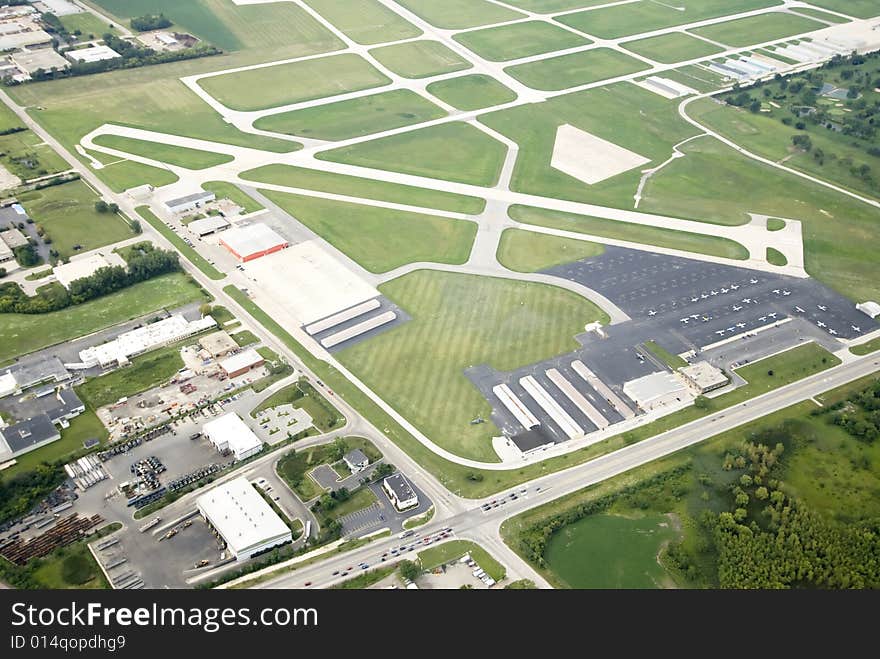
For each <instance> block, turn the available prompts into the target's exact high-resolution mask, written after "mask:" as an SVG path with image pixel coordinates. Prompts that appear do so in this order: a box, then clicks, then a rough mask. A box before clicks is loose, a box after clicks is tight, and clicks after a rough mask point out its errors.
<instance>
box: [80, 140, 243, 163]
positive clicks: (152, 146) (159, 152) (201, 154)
mask: <svg viewBox="0 0 880 659" xmlns="http://www.w3.org/2000/svg"><path fill="white" fill-rule="evenodd" d="M95 144H97V145H99V146H106V147H107V148H109V149H117V150H118V151H124V152H125V153H130V154H132V155H135V156H140V157H142V158H150V159H151V160H158V161H159V162H164V163H167V164H169V165H175V166H177V167H185V168H187V169H207V168H208V167H214V166H215V165H223V164H225V163H227V162H232V161H233V157H232V156H230V155H227V154H223V153H213V152H211V151H202V150H200V149H190V148H188V147H182V146H175V145H173V144H162V143H160V142H149V141H147V140H139V139H136V138H132V137H123V136H121V135H98V136H97V137H96V138H95Z"/></svg>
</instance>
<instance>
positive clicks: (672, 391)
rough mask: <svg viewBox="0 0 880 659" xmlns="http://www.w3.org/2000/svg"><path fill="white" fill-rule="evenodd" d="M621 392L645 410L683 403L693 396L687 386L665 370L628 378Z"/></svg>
mask: <svg viewBox="0 0 880 659" xmlns="http://www.w3.org/2000/svg"><path fill="white" fill-rule="evenodd" d="M623 393H625V394H626V395H627V396H629V397H630V398H631V399H632V400H633V401H635V402H636V403H637V404H638V406H639V407H641V408H642V409H643V410H645V411H646V412H650V411H651V410H656V409H658V408H662V407H666V406H669V405H676V404H679V403H683V402H686V401H689V400H691V399H692V398H693V394H691V392H690V391H689V390H688V388H687V386H686V385H685V384H684V383H683V382H682V381H681V380H680V379H679V378H677V377H676V376H675V375H673V374H672V373H668V372H667V371H661V372H660V373H651V374H650V375H646V376H644V377H641V378H638V379H636V380H630V381H629V382H627V383H626V384H624V385H623Z"/></svg>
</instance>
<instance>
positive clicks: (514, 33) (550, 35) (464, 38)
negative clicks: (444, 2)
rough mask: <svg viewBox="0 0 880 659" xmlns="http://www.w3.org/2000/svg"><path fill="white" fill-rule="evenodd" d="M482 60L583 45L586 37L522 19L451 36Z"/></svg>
mask: <svg viewBox="0 0 880 659" xmlns="http://www.w3.org/2000/svg"><path fill="white" fill-rule="evenodd" d="M453 38H454V39H455V40H456V41H457V42H458V43H460V44H461V45H463V46H465V47H466V48H469V49H470V50H472V51H474V52H475V53H476V54H477V55H479V56H480V57H482V58H483V59H487V60H491V61H493V62H506V61H509V60H514V59H519V58H521V57H530V56H532V55H542V54H544V53H552V52H553V51H556V50H565V49H567V48H576V47H577V46H586V45H587V44H589V43H590V40H589V39H587V38H586V37H582V36H579V35H577V34H575V33H574V32H570V31H569V30H565V29H563V28H561V27H558V26H556V25H551V24H550V23H545V22H543V21H526V22H524V23H513V24H511V25H500V26H498V27H489V28H484V29H482V30H472V31H469V32H462V33H460V34H457V35H455V36H454V37H453Z"/></svg>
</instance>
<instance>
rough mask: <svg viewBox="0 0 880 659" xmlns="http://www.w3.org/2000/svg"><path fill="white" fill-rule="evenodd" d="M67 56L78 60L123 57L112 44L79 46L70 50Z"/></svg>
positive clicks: (96, 60)
mask: <svg viewBox="0 0 880 659" xmlns="http://www.w3.org/2000/svg"><path fill="white" fill-rule="evenodd" d="M66 55H67V57H68V58H70V59H72V60H75V61H77V62H86V63H90V62H100V61H102V60H108V59H116V58H117V57H122V55H120V54H119V53H117V52H116V51H115V50H113V49H112V48H111V47H110V46H103V45H102V46H90V47H88V48H79V49H78V50H69V51H67V53H66Z"/></svg>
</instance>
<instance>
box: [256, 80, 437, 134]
mask: <svg viewBox="0 0 880 659" xmlns="http://www.w3.org/2000/svg"><path fill="white" fill-rule="evenodd" d="M445 116H446V112H444V111H443V110H442V109H441V108H440V107H439V106H437V105H435V104H434V103H431V102H430V101H429V100H427V99H426V98H424V97H423V96H420V95H419V94H417V93H415V92H414V91H410V90H408V89H395V90H394V91H390V92H381V93H379V94H373V95H371V96H361V97H360V98H353V99H350V100H347V101H338V102H336V103H327V104H325V105H321V106H319V107H314V108H305V109H303V110H294V111H293V112H282V113H281V114H273V115H269V116H268V117H263V118H261V119H258V120H257V121H256V123H254V127H255V128H259V129H260V130H269V131H273V132H276V133H285V134H287V135H300V136H302V137H311V138H314V139H319V140H344V139H348V138H352V137H360V136H361V135H369V134H371V133H379V132H381V131H385V130H391V129H392V128H400V127H402V126H409V125H411V124H418V123H422V122H423V121H431V120H432V119H440V118H441V117H445Z"/></svg>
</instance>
